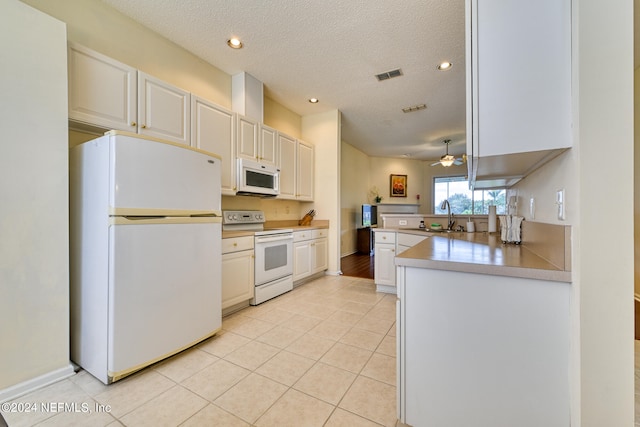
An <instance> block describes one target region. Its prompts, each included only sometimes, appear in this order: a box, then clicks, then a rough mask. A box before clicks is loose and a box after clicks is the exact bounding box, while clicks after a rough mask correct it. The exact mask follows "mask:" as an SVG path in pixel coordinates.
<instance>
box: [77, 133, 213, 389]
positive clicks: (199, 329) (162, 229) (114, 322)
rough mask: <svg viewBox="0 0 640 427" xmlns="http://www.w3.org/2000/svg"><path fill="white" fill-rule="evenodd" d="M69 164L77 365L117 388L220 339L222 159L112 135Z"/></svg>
mask: <svg viewBox="0 0 640 427" xmlns="http://www.w3.org/2000/svg"><path fill="white" fill-rule="evenodd" d="M69 162H70V165H69V166H70V232H71V240H70V245H71V319H70V320H71V359H72V361H74V362H75V363H76V364H78V365H80V366H81V367H82V368H84V369H85V370H87V371H88V372H90V373H91V374H92V375H93V376H95V377H96V378H98V379H99V380H100V381H102V382H103V383H105V384H109V383H111V382H113V381H117V380H119V379H121V378H123V377H125V376H127V375H129V374H131V373H133V372H135V371H137V370H139V369H141V368H144V367H145V366H148V365H150V364H152V363H154V362H157V361H159V360H161V359H164V358H166V357H168V356H171V355H173V354H175V353H177V352H179V351H181V350H184V349H186V348H188V347H190V346H192V345H194V344H196V343H198V342H200V341H202V340H204V339H206V338H208V337H210V336H212V335H213V334H215V333H216V332H218V331H219V330H220V328H221V323H222V315H221V313H222V310H221V218H222V216H221V208H220V203H221V201H220V167H221V160H220V158H219V157H218V156H217V155H215V154H212V153H207V152H205V151H202V150H197V149H193V148H190V147H187V146H182V145H177V144H174V143H170V142H166V141H161V140H157V139H154V138H149V137H142V136H140V135H136V134H131V133H127V132H119V131H111V132H108V133H106V134H105V136H102V137H100V138H97V139H94V140H92V141H89V142H86V143H83V144H80V145H79V146H77V147H74V148H72V149H71V150H70V157H69Z"/></svg>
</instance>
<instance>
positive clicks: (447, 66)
mask: <svg viewBox="0 0 640 427" xmlns="http://www.w3.org/2000/svg"><path fill="white" fill-rule="evenodd" d="M451 67H453V64H452V63H451V62H441V63H440V64H438V66H437V67H436V68H437V69H438V70H440V71H446V70H449V69H451Z"/></svg>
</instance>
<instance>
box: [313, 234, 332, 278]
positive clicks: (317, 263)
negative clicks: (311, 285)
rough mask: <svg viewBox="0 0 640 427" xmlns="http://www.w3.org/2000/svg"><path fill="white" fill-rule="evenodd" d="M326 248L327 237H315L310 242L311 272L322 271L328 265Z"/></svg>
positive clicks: (327, 248)
mask: <svg viewBox="0 0 640 427" xmlns="http://www.w3.org/2000/svg"><path fill="white" fill-rule="evenodd" d="M328 250H329V247H328V245H327V239H317V240H314V241H313V243H311V253H312V259H311V261H312V265H311V271H312V272H313V273H318V272H320V271H324V270H326V269H327V267H328V266H329V262H328Z"/></svg>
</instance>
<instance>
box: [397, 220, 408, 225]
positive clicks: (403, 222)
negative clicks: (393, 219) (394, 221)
mask: <svg viewBox="0 0 640 427" xmlns="http://www.w3.org/2000/svg"><path fill="white" fill-rule="evenodd" d="M398 225H407V220H406V219H401V220H400V221H398Z"/></svg>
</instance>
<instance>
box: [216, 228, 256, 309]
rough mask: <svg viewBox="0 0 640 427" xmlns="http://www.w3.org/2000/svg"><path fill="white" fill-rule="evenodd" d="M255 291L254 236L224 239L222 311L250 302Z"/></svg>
mask: <svg viewBox="0 0 640 427" xmlns="http://www.w3.org/2000/svg"><path fill="white" fill-rule="evenodd" d="M254 290H255V281H254V250H253V236H243V237H234V238H229V239H222V309H223V310H224V309H226V308H229V307H233V306H234V305H236V304H240V303H242V302H245V301H247V302H248V301H249V300H250V299H251V298H253V294H254ZM247 305H248V304H247Z"/></svg>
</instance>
